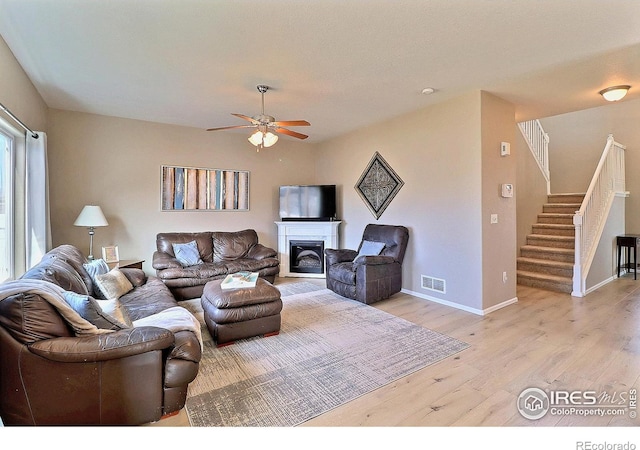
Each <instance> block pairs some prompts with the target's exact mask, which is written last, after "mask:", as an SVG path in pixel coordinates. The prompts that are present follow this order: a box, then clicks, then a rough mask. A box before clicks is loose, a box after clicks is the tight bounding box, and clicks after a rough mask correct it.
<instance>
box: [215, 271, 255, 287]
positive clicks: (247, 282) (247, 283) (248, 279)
mask: <svg viewBox="0 0 640 450" xmlns="http://www.w3.org/2000/svg"><path fill="white" fill-rule="evenodd" d="M256 281H258V272H236V273H230V274H229V275H227V276H226V277H225V279H224V280H222V283H221V284H220V287H221V288H222V289H237V288H248V287H255V285H256Z"/></svg>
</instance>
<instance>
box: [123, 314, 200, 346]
mask: <svg viewBox="0 0 640 450" xmlns="http://www.w3.org/2000/svg"><path fill="white" fill-rule="evenodd" d="M133 326H134V327H158V328H164V329H166V330H169V331H171V332H173V333H175V332H178V331H191V332H193V333H194V334H195V335H196V336H197V337H198V342H199V343H200V350H202V330H201V328H200V322H198V319H196V318H195V317H193V314H191V313H190V312H189V311H188V310H186V309H185V308H183V307H182V306H174V307H172V308H168V309H165V310H164V311H160V312H159V313H156V314H153V315H151V316H148V317H143V318H142V319H138V320H136V321H134V322H133Z"/></svg>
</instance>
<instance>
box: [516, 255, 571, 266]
mask: <svg viewBox="0 0 640 450" xmlns="http://www.w3.org/2000/svg"><path fill="white" fill-rule="evenodd" d="M517 261H518V262H523V263H529V264H538V265H540V266H547V267H558V268H562V269H573V263H570V262H563V261H554V260H552V259H538V258H527V257H524V256H520V257H518V258H517Z"/></svg>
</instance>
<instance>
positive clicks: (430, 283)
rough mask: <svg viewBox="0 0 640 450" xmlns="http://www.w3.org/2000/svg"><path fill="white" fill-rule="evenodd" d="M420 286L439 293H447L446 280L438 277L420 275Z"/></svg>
mask: <svg viewBox="0 0 640 450" xmlns="http://www.w3.org/2000/svg"><path fill="white" fill-rule="evenodd" d="M422 288H423V289H428V290H430V291H436V292H440V293H441V294H446V293H447V282H446V281H445V280H442V279H440V278H434V277H428V276H426V275H422Z"/></svg>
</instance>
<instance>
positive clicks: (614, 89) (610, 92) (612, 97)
mask: <svg viewBox="0 0 640 450" xmlns="http://www.w3.org/2000/svg"><path fill="white" fill-rule="evenodd" d="M629 89H631V86H629V85H627V84H621V85H619V86H611V87H608V88H606V89H603V90H601V91H600V92H598V94H600V95H602V96H603V97H604V99H605V100H607V101H609V102H617V101H618V100H621V99H622V98H623V97H624V96H625V95H627V91H629Z"/></svg>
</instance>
